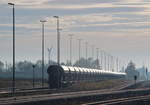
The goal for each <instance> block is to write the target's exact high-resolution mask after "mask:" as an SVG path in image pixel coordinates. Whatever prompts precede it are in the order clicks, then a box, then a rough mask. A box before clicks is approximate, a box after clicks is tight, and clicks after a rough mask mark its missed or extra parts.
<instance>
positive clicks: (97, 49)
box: [96, 48, 99, 69]
mask: <svg viewBox="0 0 150 105" xmlns="http://www.w3.org/2000/svg"><path fill="white" fill-rule="evenodd" d="M96 51H97V69H99V48H96Z"/></svg>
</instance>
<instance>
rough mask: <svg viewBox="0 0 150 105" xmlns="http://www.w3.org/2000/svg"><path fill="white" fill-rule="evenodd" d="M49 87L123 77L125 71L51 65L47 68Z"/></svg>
mask: <svg viewBox="0 0 150 105" xmlns="http://www.w3.org/2000/svg"><path fill="white" fill-rule="evenodd" d="M47 72H48V75H49V80H48V83H49V88H60V87H62V86H63V85H64V84H73V83H77V82H86V81H88V82H92V81H102V80H110V79H120V78H125V77H126V73H121V72H112V71H106V70H99V69H90V68H80V67H72V66H58V65H52V66H49V67H48V69H47Z"/></svg>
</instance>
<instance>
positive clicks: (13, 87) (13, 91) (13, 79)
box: [8, 3, 15, 95]
mask: <svg viewBox="0 0 150 105" xmlns="http://www.w3.org/2000/svg"><path fill="white" fill-rule="evenodd" d="M8 5H11V6H13V77H12V94H13V95H15V4H13V3H8Z"/></svg>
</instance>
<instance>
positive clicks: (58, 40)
mask: <svg viewBox="0 0 150 105" xmlns="http://www.w3.org/2000/svg"><path fill="white" fill-rule="evenodd" d="M54 18H56V19H57V64H58V65H60V32H59V30H60V29H59V16H54Z"/></svg>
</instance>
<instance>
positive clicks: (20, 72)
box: [0, 58, 100, 79]
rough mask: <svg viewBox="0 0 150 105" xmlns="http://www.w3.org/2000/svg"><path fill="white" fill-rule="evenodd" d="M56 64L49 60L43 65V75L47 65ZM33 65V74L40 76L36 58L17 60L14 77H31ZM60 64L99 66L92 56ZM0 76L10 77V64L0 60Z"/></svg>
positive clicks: (39, 61)
mask: <svg viewBox="0 0 150 105" xmlns="http://www.w3.org/2000/svg"><path fill="white" fill-rule="evenodd" d="M53 64H57V63H56V62H54V61H49V63H48V64H45V65H44V68H45V69H44V76H45V79H46V78H47V68H48V66H49V65H53ZM33 65H34V66H35V68H34V69H35V75H36V78H41V77H42V75H41V74H42V61H41V60H38V61H37V62H36V63H33V62H31V61H19V62H17V63H16V65H15V68H16V69H15V70H16V73H15V74H16V78H32V76H33ZM61 65H66V66H70V65H73V66H80V67H86V68H87V67H88V68H100V65H99V60H93V59H92V58H88V59H87V60H86V59H84V58H81V59H80V60H77V61H76V62H75V63H74V64H71V63H70V61H67V62H66V63H64V62H62V63H61ZM0 77H1V78H11V77H12V65H11V64H7V63H4V62H2V61H0Z"/></svg>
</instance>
